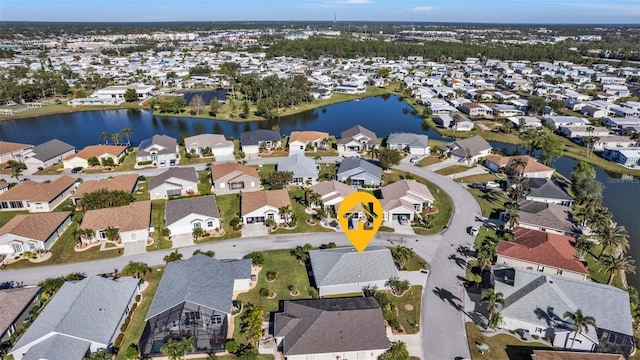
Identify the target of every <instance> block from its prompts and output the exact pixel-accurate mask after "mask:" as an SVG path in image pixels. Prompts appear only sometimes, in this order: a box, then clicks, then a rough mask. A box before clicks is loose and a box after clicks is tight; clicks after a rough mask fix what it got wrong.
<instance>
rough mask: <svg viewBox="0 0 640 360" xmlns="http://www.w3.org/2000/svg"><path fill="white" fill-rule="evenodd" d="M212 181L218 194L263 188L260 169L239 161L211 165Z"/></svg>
mask: <svg viewBox="0 0 640 360" xmlns="http://www.w3.org/2000/svg"><path fill="white" fill-rule="evenodd" d="M211 183H212V184H213V191H215V193H216V194H218V195H224V194H233V193H238V192H240V191H242V192H243V193H244V192H251V191H260V188H261V187H260V175H259V174H258V171H257V170H256V169H255V168H253V167H251V166H246V165H242V164H237V163H225V164H215V165H211Z"/></svg>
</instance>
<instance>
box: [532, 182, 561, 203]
mask: <svg viewBox="0 0 640 360" xmlns="http://www.w3.org/2000/svg"><path fill="white" fill-rule="evenodd" d="M529 195H530V196H535V197H542V198H549V199H560V200H571V196H569V194H567V193H566V192H565V191H564V190H562V188H561V187H560V186H559V185H558V184H556V183H555V182H554V181H553V180H549V179H544V178H530V179H529Z"/></svg>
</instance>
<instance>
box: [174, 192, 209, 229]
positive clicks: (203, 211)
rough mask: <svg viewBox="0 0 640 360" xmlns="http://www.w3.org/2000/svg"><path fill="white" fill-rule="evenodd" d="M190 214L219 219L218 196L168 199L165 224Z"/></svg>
mask: <svg viewBox="0 0 640 360" xmlns="http://www.w3.org/2000/svg"><path fill="white" fill-rule="evenodd" d="M190 214H198V215H202V216H205V217H208V218H218V219H219V218H220V211H219V210H218V203H217V202H216V197H215V196H213V195H209V196H198V197H190V198H186V199H178V200H171V201H167V205H166V208H165V225H167V226H169V225H171V224H173V223H175V222H176V221H178V220H180V219H182V218H184V217H185V216H188V215H190Z"/></svg>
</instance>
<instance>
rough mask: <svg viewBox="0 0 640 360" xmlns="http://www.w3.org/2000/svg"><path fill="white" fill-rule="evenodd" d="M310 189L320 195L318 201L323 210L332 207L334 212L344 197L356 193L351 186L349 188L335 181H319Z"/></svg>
mask: <svg viewBox="0 0 640 360" xmlns="http://www.w3.org/2000/svg"><path fill="white" fill-rule="evenodd" d="M310 189H311V190H312V191H313V192H315V193H317V194H319V195H320V199H321V200H320V201H321V203H322V207H323V208H324V209H327V208H329V207H332V208H333V209H334V210H336V211H337V210H338V208H339V207H340V203H341V202H342V200H344V198H345V197H347V196H348V195H349V194H351V193H354V192H356V191H358V190H356V189H355V188H354V187H353V186H349V185H347V184H345V183H341V182H340V181H337V180H331V181H321V182H319V183H317V184H315V185H313V186H311V188H310ZM316 205H320V204H316Z"/></svg>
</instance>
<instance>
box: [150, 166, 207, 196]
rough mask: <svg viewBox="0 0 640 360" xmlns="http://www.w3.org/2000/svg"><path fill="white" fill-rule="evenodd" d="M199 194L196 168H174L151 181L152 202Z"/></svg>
mask: <svg viewBox="0 0 640 360" xmlns="http://www.w3.org/2000/svg"><path fill="white" fill-rule="evenodd" d="M197 192H198V174H197V173H196V169H195V168H194V167H174V168H170V169H167V170H166V171H164V172H163V173H161V174H160V175H158V176H154V177H152V178H151V179H149V194H150V195H151V200H157V199H168V198H169V196H183V195H193V194H195V193H197Z"/></svg>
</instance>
